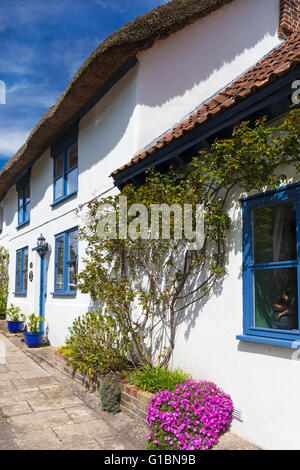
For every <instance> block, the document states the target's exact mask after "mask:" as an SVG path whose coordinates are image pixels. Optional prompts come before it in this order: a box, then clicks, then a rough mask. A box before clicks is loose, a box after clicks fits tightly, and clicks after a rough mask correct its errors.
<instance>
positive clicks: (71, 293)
mask: <svg viewBox="0 0 300 470" xmlns="http://www.w3.org/2000/svg"><path fill="white" fill-rule="evenodd" d="M51 295H53V296H59V297H75V296H76V295H77V291H74V292H73V291H72V292H55V291H54V292H51Z"/></svg>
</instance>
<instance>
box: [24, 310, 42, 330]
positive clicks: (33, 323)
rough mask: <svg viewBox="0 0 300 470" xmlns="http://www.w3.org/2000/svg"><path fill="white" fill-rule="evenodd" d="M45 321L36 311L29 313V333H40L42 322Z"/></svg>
mask: <svg viewBox="0 0 300 470" xmlns="http://www.w3.org/2000/svg"><path fill="white" fill-rule="evenodd" d="M43 321H44V317H40V316H39V315H36V314H35V313H32V314H31V315H29V317H28V320H27V333H30V334H32V335H34V334H36V333H38V332H39V331H40V323H41V322H43Z"/></svg>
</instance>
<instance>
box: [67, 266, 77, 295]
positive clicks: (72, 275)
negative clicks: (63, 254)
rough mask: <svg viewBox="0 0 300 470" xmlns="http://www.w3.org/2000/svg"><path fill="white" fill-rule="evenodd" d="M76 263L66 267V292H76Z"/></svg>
mask: <svg viewBox="0 0 300 470" xmlns="http://www.w3.org/2000/svg"><path fill="white" fill-rule="evenodd" d="M76 272H77V269H76V263H69V265H68V290H76Z"/></svg>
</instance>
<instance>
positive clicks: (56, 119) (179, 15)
mask: <svg viewBox="0 0 300 470" xmlns="http://www.w3.org/2000/svg"><path fill="white" fill-rule="evenodd" d="M232 1H233V0H173V1H171V2H169V3H167V4H164V5H161V6H159V7H157V8H156V9H154V10H151V11H150V12H148V13H146V14H145V15H143V16H140V17H139V18H137V19H135V20H133V21H131V22H130V23H128V24H126V25H125V26H123V27H122V28H120V29H119V30H118V31H116V32H115V33H113V34H111V35H110V36H108V37H107V38H106V39H105V40H104V41H103V42H102V43H101V44H100V45H99V46H98V47H97V48H96V49H95V50H94V52H92V54H91V55H90V56H89V57H88V59H87V60H86V61H85V62H84V64H83V65H82V66H81V67H80V69H79V70H78V72H77V73H76V75H75V76H74V77H73V79H72V80H71V81H70V83H69V85H68V87H67V88H66V90H65V91H64V92H63V93H62V95H61V96H60V98H59V99H58V101H57V102H56V104H55V105H53V106H52V107H51V108H50V109H49V110H48V111H47V112H46V113H45V114H44V115H43V116H42V118H41V119H40V121H39V122H38V124H37V125H36V126H35V128H34V129H33V131H32V132H31V134H30V135H29V137H28V139H27V141H26V143H25V144H24V145H23V146H22V147H21V148H20V149H19V150H18V152H17V153H16V154H15V155H14V156H13V157H12V158H10V160H9V161H8V162H7V163H6V164H5V166H4V167H3V169H2V171H1V172H0V199H2V198H3V197H4V196H5V194H6V192H7V191H8V189H9V188H10V186H11V185H12V184H13V183H14V181H15V178H16V177H17V175H18V174H19V173H20V172H21V171H22V170H24V169H25V168H26V166H27V165H28V164H30V163H32V162H33V161H34V160H35V158H37V157H38V156H39V155H40V154H41V152H42V151H44V150H45V149H46V148H47V146H49V143H50V141H51V140H53V138H54V137H55V135H57V134H58V133H59V132H61V130H62V129H63V128H64V127H65V126H66V125H67V123H68V122H69V121H70V120H71V119H72V117H74V116H75V115H76V113H78V112H79V111H80V109H81V108H82V107H83V106H84V105H85V104H86V103H87V102H88V101H89V100H90V99H92V97H93V96H94V95H95V93H96V92H97V91H98V90H99V89H100V88H101V87H102V86H103V85H104V84H105V83H106V82H107V81H108V80H109V78H110V77H112V75H113V74H114V73H115V72H116V71H117V70H118V69H120V67H122V65H124V64H125V63H126V61H127V60H128V59H129V58H130V57H132V56H133V55H135V54H137V53H138V52H140V51H142V50H145V49H148V48H150V47H151V46H152V44H153V43H154V42H155V41H157V40H160V39H165V38H167V37H168V36H170V35H171V34H172V33H175V32H177V31H179V30H181V29H183V28H184V27H185V26H187V25H189V24H192V23H193V22H195V21H196V20H198V19H199V18H201V17H204V16H206V15H208V14H210V13H211V12H213V11H214V10H216V9H218V8H220V7H221V6H223V5H225V4H228V3H231V2H232Z"/></svg>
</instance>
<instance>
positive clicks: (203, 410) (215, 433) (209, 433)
mask: <svg viewBox="0 0 300 470" xmlns="http://www.w3.org/2000/svg"><path fill="white" fill-rule="evenodd" d="M232 413H233V404H232V401H231V398H230V396H229V395H226V394H225V393H224V392H222V390H220V389H219V388H218V387H217V386H216V385H215V384H213V383H211V382H206V381H203V382H196V381H194V380H189V381H188V382H186V383H185V384H184V385H178V386H177V387H176V389H175V392H170V391H161V392H158V393H156V395H155V396H154V397H152V398H150V406H149V407H148V413H147V422H148V423H149V425H150V426H151V431H150V433H149V435H148V439H149V443H148V449H150V450H177V449H179V450H207V449H210V448H211V447H212V446H213V445H214V444H215V443H216V442H217V440H218V438H219V436H220V434H221V433H223V432H225V431H226V430H227V429H228V426H229V424H230V423H231V420H232Z"/></svg>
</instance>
